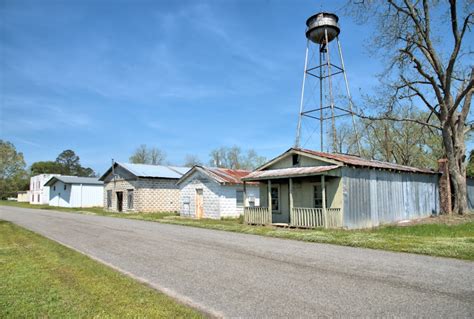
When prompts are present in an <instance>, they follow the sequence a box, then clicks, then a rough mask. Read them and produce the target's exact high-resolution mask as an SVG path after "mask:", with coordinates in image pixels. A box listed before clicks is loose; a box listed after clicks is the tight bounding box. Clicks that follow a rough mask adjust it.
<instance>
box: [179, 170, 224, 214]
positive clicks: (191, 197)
mask: <svg viewBox="0 0 474 319" xmlns="http://www.w3.org/2000/svg"><path fill="white" fill-rule="evenodd" d="M219 188H220V184H219V183H217V182H215V181H213V180H211V179H210V178H208V177H207V176H205V175H203V174H201V173H195V174H194V175H193V176H192V177H190V178H188V179H187V180H186V181H185V182H183V183H182V184H180V215H181V216H186V217H196V190H197V189H202V191H203V195H202V197H203V210H204V216H203V217H204V218H220V213H219V212H220V203H219Z"/></svg>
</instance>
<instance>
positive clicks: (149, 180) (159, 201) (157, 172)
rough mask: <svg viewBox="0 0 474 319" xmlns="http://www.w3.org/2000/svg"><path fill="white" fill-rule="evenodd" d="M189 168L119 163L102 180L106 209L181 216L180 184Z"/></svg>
mask: <svg viewBox="0 0 474 319" xmlns="http://www.w3.org/2000/svg"><path fill="white" fill-rule="evenodd" d="M189 169H190V168H189V167H177V166H164V165H147V164H130V163H119V162H115V163H114V164H113V165H112V166H111V167H110V168H109V169H108V170H107V171H106V172H105V174H104V175H102V177H101V178H100V179H99V180H101V181H103V182H104V207H105V208H106V209H107V210H109V211H113V212H123V211H125V212H177V211H179V187H178V185H177V184H176V183H177V182H178V180H179V179H180V178H181V177H182V176H183V175H184V174H185V173H186V172H187V171H189Z"/></svg>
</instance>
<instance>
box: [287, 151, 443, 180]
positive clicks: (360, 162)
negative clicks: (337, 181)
mask: <svg viewBox="0 0 474 319" xmlns="http://www.w3.org/2000/svg"><path fill="white" fill-rule="evenodd" d="M291 150H295V151H300V152H303V153H307V154H310V155H315V156H318V157H322V158H327V159H331V160H335V161H338V162H341V163H344V164H346V165H352V166H359V167H370V168H380V169H388V170H396V171H403V172H411V173H425V174H437V172H435V171H433V170H431V169H426V168H417V167H411V166H405V165H399V164H394V163H389V162H382V161H377V160H367V159H363V158H361V157H358V156H354V155H346V154H334V153H324V152H317V151H313V150H308V149H302V148H292V149H290V150H289V151H291Z"/></svg>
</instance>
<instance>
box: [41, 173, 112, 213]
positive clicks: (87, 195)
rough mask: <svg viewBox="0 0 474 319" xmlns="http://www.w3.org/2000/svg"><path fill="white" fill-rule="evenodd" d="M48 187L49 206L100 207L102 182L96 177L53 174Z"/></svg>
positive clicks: (101, 204)
mask: <svg viewBox="0 0 474 319" xmlns="http://www.w3.org/2000/svg"><path fill="white" fill-rule="evenodd" d="M45 186H47V187H49V206H58V207H102V206H103V203H104V183H103V182H102V181H99V179H98V178H97V177H78V176H65V175H60V176H53V177H51V178H50V179H49V180H48V181H47V182H46V184H45Z"/></svg>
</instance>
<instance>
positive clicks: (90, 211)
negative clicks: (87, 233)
mask: <svg viewBox="0 0 474 319" xmlns="http://www.w3.org/2000/svg"><path fill="white" fill-rule="evenodd" d="M1 205H3V206H12V207H21V208H34V209H45V210H51V211H61V212H68V213H79V214H86V215H99V216H110V217H118V218H128V219H140V220H148V221H157V220H159V219H163V218H165V217H169V216H178V214H177V213H176V212H157V213H141V212H136V213H128V212H127V213H114V212H108V211H106V210H104V209H103V208H102V207H84V208H69V207H57V206H49V205H32V204H30V203H22V202H20V203H19V202H16V201H7V200H0V206H1Z"/></svg>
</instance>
